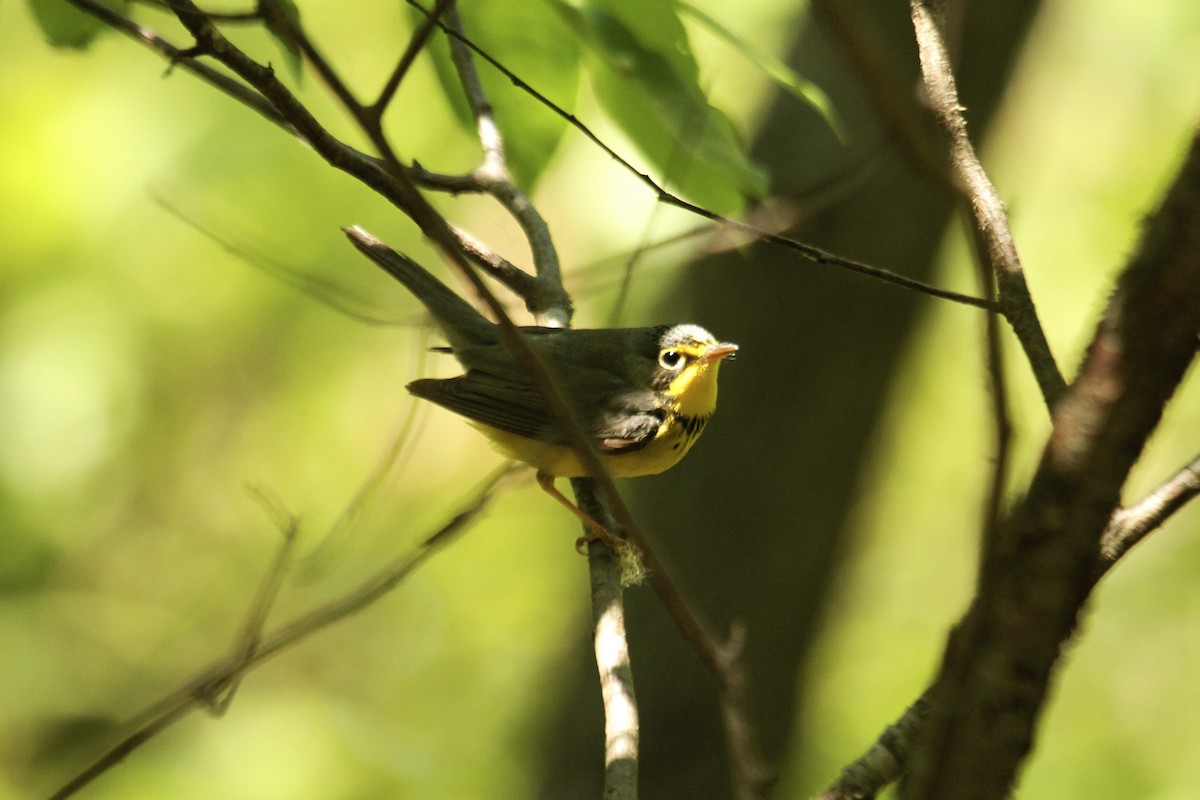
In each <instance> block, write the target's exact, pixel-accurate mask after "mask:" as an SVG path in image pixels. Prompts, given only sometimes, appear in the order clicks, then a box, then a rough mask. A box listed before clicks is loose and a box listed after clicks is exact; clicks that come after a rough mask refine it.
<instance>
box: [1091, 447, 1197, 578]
mask: <svg viewBox="0 0 1200 800" xmlns="http://www.w3.org/2000/svg"><path fill="white" fill-rule="evenodd" d="M1197 494H1200V455H1198V456H1196V457H1195V458H1193V459H1192V460H1191V461H1189V462H1188V463H1187V464H1184V465H1183V467H1182V468H1180V470H1179V472H1177V473H1175V475H1174V476H1172V478H1171V479H1170V480H1169V481H1167V482H1166V483H1164V484H1163V485H1162V486H1159V487H1158V488H1157V489H1155V490H1154V491H1153V492H1151V493H1150V494H1148V495H1146V497H1145V498H1143V499H1142V501H1141V502H1139V503H1137V504H1135V505H1132V506H1129V507H1127V508H1122V509H1121V510H1120V511H1118V512H1117V513H1116V514H1114V515H1113V518H1112V519H1111V520H1109V523H1108V527H1107V528H1106V529H1105V531H1104V536H1103V538H1102V539H1101V540H1100V558H1101V561H1100V564H1099V565H1098V567H1099V570H1100V574H1103V573H1104V572H1107V571H1108V569H1109V568H1110V567H1111V566H1112V565H1113V564H1115V563H1116V562H1117V560H1118V559H1120V558H1121V556H1123V555H1125V554H1126V553H1128V552H1129V550H1130V548H1132V547H1133V546H1134V545H1135V544H1137V543H1138V542H1140V541H1141V540H1142V539H1144V538H1145V537H1146V536H1147V535H1148V534H1149V533H1150V532H1151V531H1153V530H1155V529H1157V528H1159V527H1160V526H1162V525H1163V523H1165V522H1166V521H1167V520H1168V519H1170V517H1171V515H1172V514H1174V513H1175V512H1176V511H1178V510H1179V509H1181V508H1183V506H1184V505H1185V504H1186V503H1187V502H1188V501H1189V500H1191V499H1192V498H1194V497H1195V496H1196V495H1197ZM1097 577H1099V576H1097Z"/></svg>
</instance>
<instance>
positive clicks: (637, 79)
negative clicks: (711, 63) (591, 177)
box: [555, 0, 767, 213]
mask: <svg viewBox="0 0 1200 800" xmlns="http://www.w3.org/2000/svg"><path fill="white" fill-rule="evenodd" d="M555 7H556V8H557V9H558V11H559V13H560V14H561V15H562V16H563V18H564V19H566V20H567V21H568V23H569V24H570V25H571V26H572V28H574V30H575V31H576V33H577V34H578V35H579V36H580V38H581V39H583V40H584V41H585V42H586V43H587V44H588V45H589V55H590V56H591V57H590V59H589V76H590V77H591V80H592V83H593V85H594V87H595V89H596V94H597V97H598V98H599V99H600V101H601V103H603V104H604V107H605V110H606V111H607V112H608V114H609V116H610V117H611V118H612V119H613V120H614V121H615V122H616V123H617V124H618V125H619V126H620V127H621V129H622V130H624V131H625V133H626V134H627V135H628V136H629V137H630V139H632V140H633V141H634V143H635V144H636V145H637V146H638V148H639V149H640V150H641V151H642V153H643V154H644V155H645V156H646V157H647V158H649V159H650V160H651V161H652V162H653V163H654V164H655V165H656V166H657V167H658V170H659V172H660V173H661V174H662V176H663V179H662V180H663V182H666V183H669V184H671V185H672V186H674V187H676V190H677V191H679V192H680V193H682V194H683V195H685V196H686V197H688V198H689V199H690V200H692V201H694V202H696V203H698V204H701V205H704V206H706V207H708V208H711V209H713V210H715V211H718V212H721V213H732V212H735V211H737V210H739V209H740V208H742V207H743V206H744V204H745V198H746V197H747V196H750V197H759V196H762V195H764V194H765V193H766V191H767V180H766V176H765V174H764V173H763V172H762V170H760V169H759V168H758V167H757V166H755V165H754V164H753V163H752V162H751V160H750V158H749V156H748V154H747V153H746V151H745V148H744V147H743V145H742V143H741V141H740V140H739V138H738V136H737V134H736V132H735V130H734V127H733V124H732V123H731V122H730V121H729V118H728V117H726V116H725V114H724V113H722V112H721V111H720V110H719V109H717V108H715V107H714V106H712V105H711V104H710V103H709V102H708V98H707V97H706V96H705V94H704V91H703V90H702V89H701V87H700V83H699V69H698V67H697V66H696V61H695V58H694V57H693V55H692V50H691V45H690V43H689V42H688V39H687V32H686V31H685V30H684V28H683V25H682V23H681V22H680V21H679V17H678V15H677V13H676V10H675V6H674V4H673V3H671V2H669V0H653V1H652V2H646V1H645V0H591V2H588V3H587V4H586V5H584V6H583V7H582V8H578V9H577V8H574V7H572V6H569V5H567V4H566V3H563V2H561V1H559V2H556V3H555Z"/></svg>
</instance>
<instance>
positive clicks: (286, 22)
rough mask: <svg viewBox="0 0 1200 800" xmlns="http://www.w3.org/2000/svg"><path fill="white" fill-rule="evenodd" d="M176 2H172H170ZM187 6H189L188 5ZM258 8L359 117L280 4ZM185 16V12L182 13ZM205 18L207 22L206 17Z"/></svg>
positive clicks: (358, 106)
mask: <svg viewBox="0 0 1200 800" xmlns="http://www.w3.org/2000/svg"><path fill="white" fill-rule="evenodd" d="M172 2H176V0H172ZM188 5H191V3H190V2H189V3H188ZM258 9H259V11H260V12H261V13H262V15H263V20H264V21H265V22H266V24H267V26H268V27H270V28H271V30H272V31H274V32H275V33H276V35H278V36H279V37H281V38H282V39H283V40H285V41H287V42H291V43H292V44H294V45H296V48H297V49H298V50H299V51H300V53H301V55H303V56H304V60H305V61H307V62H308V63H309V65H311V66H312V68H313V69H314V70H315V71H316V73H317V75H318V77H320V79H321V81H322V82H323V83H324V84H325V85H326V86H327V87H329V90H330V91H331V92H333V94H334V96H335V97H337V99H338V101H339V102H341V104H342V105H343V106H344V107H345V108H346V110H347V111H349V112H350V113H352V114H354V115H355V116H356V117H358V116H360V115H361V114H362V111H363V104H362V103H361V102H359V100H358V98H357V97H355V96H354V92H352V91H350V87H349V86H348V85H347V84H346V82H345V81H344V80H342V78H341V76H340V75H338V73H337V70H335V69H334V68H333V65H332V64H330V63H329V60H328V59H326V58H325V56H324V54H323V53H321V51H320V50H318V49H317V46H316V44H315V43H314V42H313V40H312V39H310V38H309V36H308V34H307V33H305V32H304V30H303V29H302V28H301V27H300V25H299V23H298V22H297V21H296V20H295V19H294V18H293V17H292V15H291V14H288V13H287V11H286V10H284V8H283V7H282V6H281V5H280V3H279V0H258ZM185 13H186V12H185ZM205 17H206V18H208V19H211V17H209V16H208V15H207V14H205Z"/></svg>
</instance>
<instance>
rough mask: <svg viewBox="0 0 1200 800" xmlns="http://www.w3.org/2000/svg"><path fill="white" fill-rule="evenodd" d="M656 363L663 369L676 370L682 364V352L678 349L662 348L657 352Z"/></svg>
mask: <svg viewBox="0 0 1200 800" xmlns="http://www.w3.org/2000/svg"><path fill="white" fill-rule="evenodd" d="M658 365H659V366H660V367H662V368H663V369H669V370H677V369H679V368H680V367H682V366H683V353H681V352H679V351H678V350H663V351H662V352H661V353H659V354H658Z"/></svg>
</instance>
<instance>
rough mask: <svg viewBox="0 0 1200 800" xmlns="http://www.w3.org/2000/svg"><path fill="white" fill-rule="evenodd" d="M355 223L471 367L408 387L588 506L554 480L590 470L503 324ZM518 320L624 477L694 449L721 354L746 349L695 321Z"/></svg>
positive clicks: (712, 397) (365, 244)
mask: <svg viewBox="0 0 1200 800" xmlns="http://www.w3.org/2000/svg"><path fill="white" fill-rule="evenodd" d="M348 233H350V235H351V239H352V241H354V243H355V245H356V246H357V247H358V248H359V249H360V250H361V251H362V252H363V253H365V254H366V255H367V256H368V257H369V258H371V259H372V260H373V261H375V263H376V264H378V265H379V266H381V267H382V268H383V269H384V270H385V271H387V272H388V274H390V275H391V276H392V277H394V278H396V280H398V281H400V283H402V284H404V286H405V288H407V289H408V290H409V291H410V292H411V293H412V294H413V295H414V296H415V297H416V298H417V299H418V300H419V301H421V304H422V305H424V306H425V308H426V309H428V311H429V313H430V314H432V315H433V318H434V320H435V322H436V323H437V325H438V327H439V328H441V330H442V333H443V334H444V336H445V337H446V341H447V343H448V344H449V349H450V352H451V353H453V354H454V357H455V358H457V359H458V361H459V363H460V364H461V365H462V366H463V368H464V370H465V371H464V373H463V374H462V375H459V376H457V377H454V378H445V379H434V378H425V379H421V380H416V381H413V382H412V383H410V384H408V390H409V391H410V392H411V393H412V394H414V395H415V396H417V397H421V398H424V399H426V400H429V401H432V402H434V403H437V404H438V405H440V406H442V407H444V408H447V409H449V410H450V411H453V412H454V413H456V414H459V415H461V416H463V417H466V418H467V419H468V420H469V421H470V422H471V423H472V424H473V425H474V426H475V427H476V428H478V429H479V430H480V431H482V432H483V433H484V435H486V436H487V437H488V438H489V439H490V440H491V441H492V442H493V443H494V444H495V446H496V447H497V448H498V449H499V450H500V451H501V452H502V453H504V454H505V455H507V456H509V457H510V458H513V459H516V460H517V461H522V462H524V463H526V464H529V465H530V466H532V467H533V468H534V469H536V470H537V473H538V482H539V483H540V484H541V485H542V486H543V488H545V489H546V490H547V491H549V492H550V493H551V494H552V495H554V496H555V497H556V499H558V500H559V501H560V502H563V503H564V504H566V505H567V506H568V507H569V508H570V509H571V510H572V513H574V514H576V515H577V516H580V515H582V512H581V511H579V510H578V509H577V508H576V507H575V506H574V505H573V504H572V503H570V501H568V500H566V498H564V497H563V496H562V495H561V494H559V493H558V491H557V490H556V489H554V487H553V481H554V479H555V478H575V477H583V476H586V475H587V474H588V470H587V469H586V467H585V466H584V464H583V462H582V460H581V459H580V458H579V455H578V454H577V453H576V452H575V449H574V448H573V447H572V446H571V445H570V444H569V443H568V437H567V436H566V435H565V434H564V432H563V431H562V428H561V426H560V425H559V423H558V421H557V420H556V419H555V416H554V414H553V413H552V412H551V410H550V408H549V407H548V406H547V404H546V402H545V400H544V399H543V397H542V394H541V392H540V391H539V390H538V388H537V386H536V385H535V383H534V381H533V379H532V378H531V377H530V376H529V374H528V373H527V372H526V370H525V369H524V368H523V367H522V366H521V364H520V363H519V362H518V361H517V359H516V358H515V357H514V356H513V355H512V353H510V352H509V350H508V348H507V347H506V346H505V345H504V344H503V342H502V341H501V337H500V332H499V330H498V327H497V326H496V325H495V324H494V323H492V322H490V321H489V320H488V319H486V318H485V317H484V316H483V315H482V314H480V313H479V312H478V311H476V310H475V309H474V308H473V307H472V306H471V305H470V303H468V302H466V301H465V300H464V299H463V298H461V297H459V296H458V295H457V294H455V293H454V292H453V291H451V290H450V288H449V287H447V286H446V285H445V284H443V283H442V282H441V281H439V280H438V279H437V278H435V277H434V276H433V275H432V274H430V273H429V272H428V271H427V270H425V269H424V268H423V267H421V266H420V265H419V264H417V263H416V262H414V261H412V260H411V259H408V258H406V257H404V256H402V255H400V254H398V253H396V252H395V251H392V250H390V249H385V248H384V246H383V245H382V244H380V243H378V242H377V241H375V240H373V238H372V237H370V236H369V234H365V233H364V232H362V231H361V230H353V231H348ZM518 330H520V332H521V333H522V335H524V336H525V337H526V342H527V343H528V344H529V347H530V349H532V350H533V351H534V353H535V354H536V355H537V356H538V358H539V360H540V361H541V363H542V364H543V365H545V368H546V370H547V372H548V373H549V375H550V376H551V377H552V378H553V379H554V380H555V382H556V385H557V386H558V387H559V388H560V390H561V392H562V394H563V396H564V398H565V399H566V400H567V402H568V403H570V404H571V405H572V406H573V407H574V409H575V411H576V414H577V416H578V419H579V421H580V423H581V425H582V427H583V430H584V432H585V433H586V434H587V435H588V437H589V438H590V439H591V441H592V443H593V444H594V445H595V447H596V451H597V453H598V454H599V456H600V460H601V462H602V463H603V464H604V467H605V469H607V470H608V472H609V474H611V475H613V476H615V477H635V476H639V475H653V474H656V473H659V472H662V471H664V470H666V469H669V468H670V467H673V466H674V465H675V464H676V463H678V462H679V460H680V459H681V458H683V457H684V456H685V455H686V454H687V452H688V450H689V449H691V447H692V445H693V444H695V442H696V440H697V439H698V438H699V437H700V434H701V433H702V432H703V431H704V427H705V425H706V424H707V422H708V419H709V417H710V416H711V415H712V413H713V411H714V409H715V408H716V405H717V372H718V369H719V367H720V365H721V361H722V359H724V358H725V357H726V356H730V355H732V354H733V353H735V352H736V351H737V349H738V348H737V345H735V344H730V343H729V342H720V341H717V339H715V338H714V337H713V336H712V334H710V333H709V332H708V331H706V330H704V329H703V328H701V327H700V326H698V325H689V324H679V325H661V326H657V327H649V328H597V329H562V328H545V327H535V326H530V327H521V328H519V329H518ZM581 518H583V519H584V520H585V522H589V523H591V520H589V519H587V518H586V515H584V516H582V517H581ZM591 524H594V523H591Z"/></svg>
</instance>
